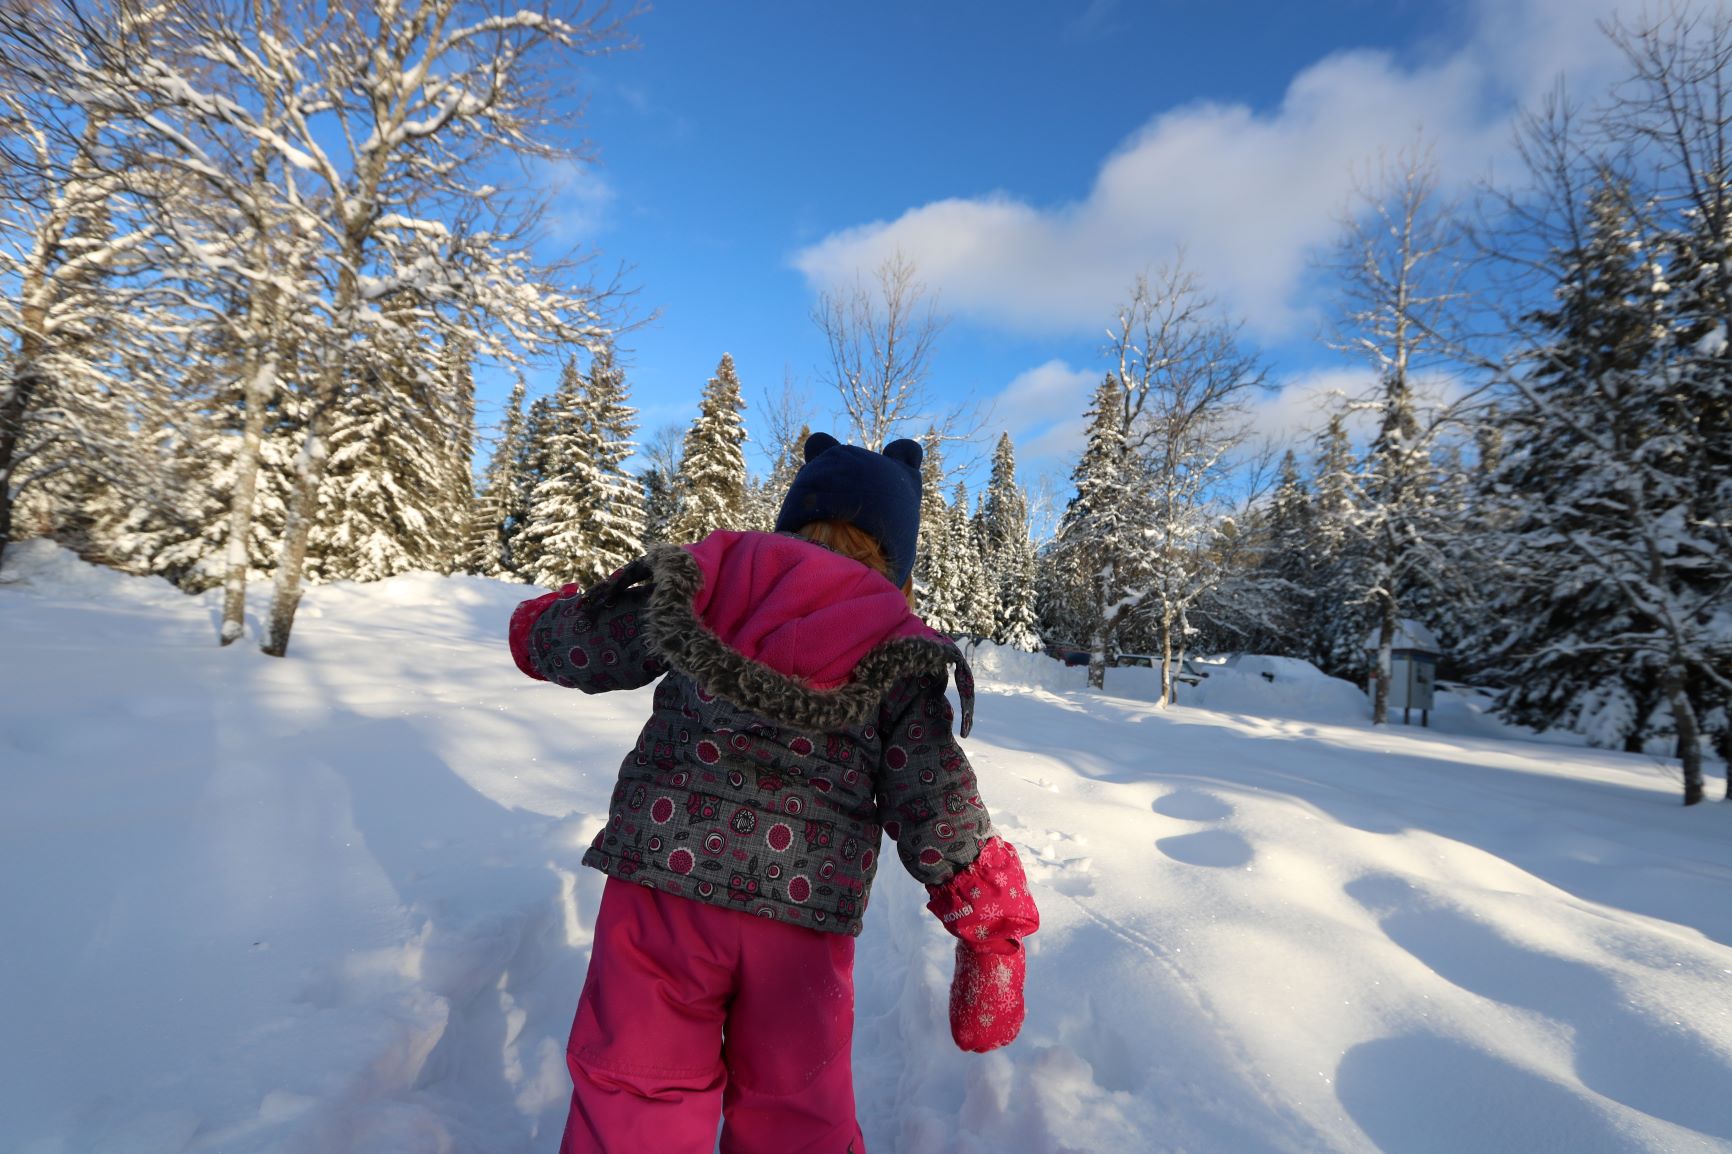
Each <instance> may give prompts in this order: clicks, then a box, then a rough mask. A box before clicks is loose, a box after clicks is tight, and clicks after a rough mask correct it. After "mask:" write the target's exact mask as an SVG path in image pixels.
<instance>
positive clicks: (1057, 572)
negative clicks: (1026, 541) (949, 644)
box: [1041, 373, 1146, 689]
mask: <svg viewBox="0 0 1732 1154" xmlns="http://www.w3.org/2000/svg"><path fill="white" fill-rule="evenodd" d="M1124 401H1125V390H1124V388H1123V386H1121V385H1120V383H1119V379H1118V378H1117V377H1116V376H1114V375H1113V374H1112V373H1108V374H1107V375H1106V376H1105V377H1104V378H1103V379H1102V381H1101V383H1100V385H1099V387H1097V388H1096V389H1095V393H1094V401H1093V404H1092V405H1091V406H1090V407H1089V410H1088V413H1087V416H1088V418H1089V431H1088V441H1087V443H1086V444H1085V445H1084V447H1083V453H1082V457H1081V459H1080V460H1078V462H1077V465H1076V468H1075V469H1073V470H1072V471H1071V481H1072V483H1073V484H1074V485H1075V486H1076V495H1075V496H1073V497H1072V498H1071V500H1070V504H1069V505H1067V506H1066V507H1065V511H1064V514H1063V515H1062V516H1061V517H1060V518H1059V523H1058V532H1057V533H1056V534H1055V536H1054V538H1053V542H1052V545H1051V546H1050V547H1049V548H1048V550H1047V553H1046V557H1045V561H1046V565H1047V567H1048V570H1049V575H1048V578H1047V580H1046V581H1045V582H1043V585H1044V589H1043V593H1044V602H1045V603H1044V605H1043V608H1042V612H1041V618H1042V621H1043V623H1045V624H1048V625H1049V626H1050V627H1051V630H1052V631H1053V632H1055V633H1057V634H1058V636H1059V637H1060V638H1061V639H1062V640H1064V641H1066V642H1068V643H1069V644H1072V645H1086V646H1087V648H1088V650H1089V673H1088V680H1089V685H1090V686H1091V687H1093V688H1096V689H1100V688H1102V687H1104V686H1105V684H1106V663H1107V660H1108V657H1109V656H1110V655H1111V653H1112V652H1113V651H1114V650H1116V648H1117V635H1118V630H1119V627H1120V626H1121V625H1122V624H1123V621H1124V618H1125V615H1126V614H1127V613H1128V612H1129V610H1130V607H1131V602H1130V601H1127V600H1126V594H1127V592H1128V591H1129V590H1130V589H1131V588H1132V585H1133V583H1135V582H1139V581H1141V580H1142V579H1143V578H1144V577H1145V575H1146V571H1145V563H1146V553H1145V551H1144V549H1143V540H1142V531H1143V530H1142V525H1143V519H1142V518H1141V517H1140V516H1138V514H1139V513H1140V512H1142V511H1143V508H1142V504H1141V498H1142V496H1143V486H1142V478H1141V476H1140V474H1141V468H1140V462H1138V461H1136V460H1135V459H1133V458H1132V457H1131V455H1130V453H1129V452H1128V447H1127V445H1126V443H1125V423H1124Z"/></svg>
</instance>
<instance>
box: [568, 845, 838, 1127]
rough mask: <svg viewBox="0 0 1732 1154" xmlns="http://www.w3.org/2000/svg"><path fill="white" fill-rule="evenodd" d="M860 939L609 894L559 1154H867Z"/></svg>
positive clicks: (577, 1030) (659, 898)
mask: <svg viewBox="0 0 1732 1154" xmlns="http://www.w3.org/2000/svg"><path fill="white" fill-rule="evenodd" d="M853 1034H854V939H853V938H851V937H849V936H847V935H846V934H826V933H819V932H818V931H816V930H808V929H804V928H802V927H800V926H791V925H788V924H786V923H784V922H774V921H769V920H766V919H763V918H758V917H753V916H751V915H749V914H745V913H739V912H736V911H734V910H728V909H720V908H717V907H715V906H709V905H704V904H702V903H700V902H696V901H693V900H691V899H689V898H682V897H677V896H674V895H671V894H664V893H661V892H660V891H657V890H652V889H650V888H648V887H647V886H640V885H636V884H634V883H632V882H621V881H617V880H615V879H613V878H609V879H608V881H607V886H606V888H605V889H604V890H603V891H602V899H601V913H600V914H599V915H598V916H597V918H596V924H595V945H594V948H593V950H592V952H591V954H590V961H589V976H588V977H587V978H586V979H585V980H584V983H583V995H582V997H580V998H579V999H578V1003H577V1018H576V1020H575V1021H574V1022H573V1023H572V1026H571V1042H570V1045H568V1046H567V1048H566V1064H567V1065H568V1066H570V1067H571V1080H572V1086H573V1089H572V1095H571V1114H570V1115H569V1117H568V1118H567V1119H566V1123H565V1140H564V1141H563V1142H562V1143H561V1144H560V1147H559V1149H560V1154H712V1152H713V1151H715V1149H716V1122H717V1119H718V1118H721V1119H722V1120H723V1127H722V1136H721V1151H722V1154H865V1150H866V1142H865V1139H864V1138H863V1137H862V1136H861V1133H860V1126H859V1123H858V1122H857V1121H855V1117H854V1076H853V1070H852V1068H851V1066H850V1063H849V1047H850V1044H851V1043H852V1041H853Z"/></svg>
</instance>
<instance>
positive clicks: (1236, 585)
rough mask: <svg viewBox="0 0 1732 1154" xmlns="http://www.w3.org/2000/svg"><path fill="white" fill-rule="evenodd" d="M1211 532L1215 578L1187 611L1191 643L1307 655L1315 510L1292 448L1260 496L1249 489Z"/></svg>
mask: <svg viewBox="0 0 1732 1154" xmlns="http://www.w3.org/2000/svg"><path fill="white" fill-rule="evenodd" d="M1217 530H1218V531H1217V534H1216V539H1215V541H1214V543H1213V544H1212V546H1211V553H1212V554H1213V564H1214V565H1216V566H1217V567H1218V568H1219V569H1220V571H1221V572H1222V574H1223V578H1222V580H1221V582H1220V584H1219V586H1218V587H1217V588H1216V589H1215V590H1213V591H1212V592H1210V593H1209V594H1208V595H1206V596H1205V597H1203V598H1201V599H1200V600H1199V601H1198V602H1197V603H1196V605H1195V606H1194V607H1193V609H1192V610H1191V612H1190V613H1189V614H1188V620H1189V622H1190V624H1191V625H1192V626H1193V627H1194V628H1195V630H1196V636H1195V640H1196V642H1197V643H1198V644H1200V645H1202V646H1203V647H1204V648H1205V649H1207V650H1210V651H1213V652H1223V651H1228V650H1238V651H1241V652H1250V653H1274V654H1280V655H1283V656H1288V657H1300V658H1309V657H1311V640H1312V639H1311V625H1312V617H1313V615H1314V613H1315V611H1316V608H1317V594H1316V569H1315V540H1314V537H1315V511H1314V510H1313V508H1312V502H1311V494H1310V490H1309V488H1308V486H1307V484H1306V481H1305V477H1304V475H1303V473H1302V471H1301V469H1300V466H1299V460H1298V458H1297V456H1296V455H1295V454H1294V453H1293V452H1292V450H1288V451H1287V452H1286V453H1285V454H1284V455H1283V457H1282V458H1281V461H1280V463H1279V464H1278V465H1277V467H1276V474H1275V478H1274V488H1273V491H1272V492H1270V493H1269V494H1268V497H1267V499H1266V500H1264V499H1262V498H1261V497H1260V496H1259V495H1257V494H1256V493H1254V492H1253V493H1251V494H1249V495H1248V499H1247V500H1246V501H1245V503H1244V507H1243V508H1241V509H1240V510H1239V512H1238V513H1237V514H1236V515H1234V516H1233V517H1231V518H1226V519H1223V520H1222V522H1221V523H1220V524H1219V525H1218V527H1217Z"/></svg>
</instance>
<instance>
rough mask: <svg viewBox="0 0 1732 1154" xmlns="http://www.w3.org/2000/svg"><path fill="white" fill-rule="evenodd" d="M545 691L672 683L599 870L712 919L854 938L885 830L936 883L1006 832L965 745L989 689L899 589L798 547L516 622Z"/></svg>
mask: <svg viewBox="0 0 1732 1154" xmlns="http://www.w3.org/2000/svg"><path fill="white" fill-rule="evenodd" d="M511 649H512V654H513V656H514V657H515V658H516V661H517V664H518V667H519V668H521V669H522V670H523V671H524V672H525V673H527V674H529V675H530V676H531V677H536V678H540V679H542V680H546V681H552V682H554V683H555V684H558V685H564V686H570V687H574V688H577V689H581V690H583V691H585V692H586V693H599V692H603V691H606V690H610V689H632V688H636V687H638V686H641V685H645V684H648V683H649V682H650V681H653V680H654V679H655V678H657V677H661V676H662V675H663V674H664V673H665V674H666V676H665V677H664V678H663V680H662V682H661V684H660V685H658V686H657V687H656V691H655V708H654V712H653V713H652V714H651V716H650V719H649V722H648V724H646V725H645V726H644V728H643V732H642V734H641V735H640V736H639V737H638V741H637V745H636V747H635V748H634V749H633V750H632V751H631V752H630V753H628V754H627V755H626V757H625V761H624V764H622V765H621V766H620V772H619V782H618V784H617V785H616V786H615V788H614V792H613V799H612V803H611V805H610V807H609V813H608V822H607V826H606V827H605V828H604V829H602V831H601V832H600V833H598V834H597V835H596V838H595V840H594V842H593V843H592V844H591V846H590V848H589V850H588V852H587V853H586V854H585V855H584V859H583V860H584V864H585V865H589V866H593V867H595V868H596V869H599V870H601V871H602V872H603V873H606V874H609V875H610V876H612V877H616V878H621V879H625V880H630V881H634V882H638V883H640V884H643V885H647V886H651V887H654V888H656V889H661V890H666V891H668V892H669V893H676V894H681V895H683V896H685V897H689V898H694V899H696V900H698V901H701V902H707V903H709V904H712V905H718V906H724V907H727V908H731V909H737V910H743V911H746V912H749V913H752V914H756V915H758V916H760V917H766V918H779V919H781V920H783V921H787V922H792V923H794V924H797V925H802V926H808V927H810V928H812V929H817V930H825V931H830V932H834V933H846V934H858V933H859V932H860V929H861V924H862V922H861V919H862V917H863V915H864V914H865V910H866V901H867V896H868V894H869V892H870V890H871V886H872V877H873V874H874V872H875V871H876V869H877V865H878V849H879V841H880V838H879V833H880V831H881V830H882V831H883V832H886V833H888V834H889V835H890V836H891V838H892V839H894V840H895V842H896V847H897V852H898V855H899V856H900V857H901V859H902V864H903V865H904V866H905V867H907V869H908V872H909V873H910V874H912V875H913V876H914V877H915V879H916V880H918V881H920V882H921V883H923V884H926V885H941V884H943V883H944V882H946V881H948V880H949V879H950V878H951V877H952V876H953V875H954V874H955V873H956V872H957V871H958V870H961V869H964V868H966V867H968V866H969V865H970V864H972V863H973V862H974V860H975V859H976V858H977V857H978V856H979V854H980V847H981V844H982V843H983V842H984V841H986V840H987V839H988V838H990V837H991V836H992V824H991V821H990V819H989V817H988V815H987V811H986V808H985V806H984V805H983V804H982V802H981V800H980V794H979V792H978V790H977V789H976V786H975V779H974V772H973V770H972V769H971V768H970V766H969V764H968V759H967V758H966V757H964V756H963V752H962V749H961V748H960V747H959V746H958V745H957V743H956V740H955V738H953V737H952V735H951V721H952V713H951V709H950V704H949V702H948V701H947V700H946V699H945V696H944V691H945V687H946V684H947V677H948V672H949V667H951V666H954V667H955V669H956V675H955V676H956V687H957V693H958V696H959V698H960V700H961V705H962V718H961V733H962V735H963V736H966V735H967V733H968V730H969V726H970V723H971V720H972V714H973V706H974V681H973V677H972V675H971V674H970V673H969V670H968V666H967V664H966V663H965V662H964V661H963V658H962V654H961V653H960V652H959V651H958V650H957V648H956V645H955V644H954V643H953V642H952V641H951V640H950V639H949V638H947V637H945V636H943V635H942V634H939V633H936V632H934V631H933V630H931V629H929V628H928V627H927V626H926V625H925V623H924V622H922V621H921V620H920V619H919V618H918V617H917V616H915V615H914V614H913V613H912V612H910V611H909V608H908V605H907V602H906V601H905V600H904V599H903V596H902V593H901V591H900V590H898V589H897V588H896V587H895V586H894V585H892V584H891V583H890V582H889V581H888V580H886V579H885V578H884V577H882V576H880V575H879V574H878V573H876V572H874V571H873V570H871V569H869V568H868V567H866V566H865V565H862V564H860V563H859V562H857V561H854V560H852V559H850V558H848V557H844V556H841V555H840V554H837V553H833V552H831V551H829V550H827V549H825V548H823V547H822V546H819V545H816V544H813V543H811V542H809V541H806V540H804V539H803V538H799V537H793V536H787V535H780V534H770V533H730V532H719V533H713V534H711V535H710V536H708V537H706V538H705V539H704V540H703V541H701V542H699V543H698V544H696V545H689V546H671V545H670V546H658V547H656V548H653V549H651V550H650V552H649V553H648V555H647V556H645V557H643V558H642V559H640V560H638V561H634V562H633V563H632V564H630V565H628V566H626V567H625V568H624V569H622V570H620V571H619V572H618V573H616V574H614V575H613V576H612V577H611V578H609V579H608V580H606V581H604V582H602V583H601V584H599V585H597V586H595V587H594V588H592V589H590V590H588V591H587V592H581V591H579V590H578V588H577V587H576V586H572V585H568V586H566V587H565V588H563V589H561V590H559V591H558V592H556V593H549V594H547V595H545V596H542V597H538V598H536V599H535V600H533V601H526V602H524V603H523V604H522V605H520V606H519V607H518V609H517V611H516V613H515V614H513V617H512V622H511Z"/></svg>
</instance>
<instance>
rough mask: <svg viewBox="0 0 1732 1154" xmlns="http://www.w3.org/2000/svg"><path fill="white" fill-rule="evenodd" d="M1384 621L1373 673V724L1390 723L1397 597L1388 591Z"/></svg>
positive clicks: (1379, 631)
mask: <svg viewBox="0 0 1732 1154" xmlns="http://www.w3.org/2000/svg"><path fill="white" fill-rule="evenodd" d="M1382 601H1383V622H1382V625H1381V627H1380V628H1379V629H1378V634H1377V671H1376V673H1375V674H1373V677H1374V678H1375V679H1376V680H1375V685H1376V692H1375V693H1374V694H1373V695H1372V699H1371V724H1373V725H1387V724H1388V723H1389V680H1390V676H1391V674H1392V672H1393V670H1392V669H1391V666H1392V665H1393V664H1394V661H1393V660H1392V658H1391V656H1390V652H1391V650H1393V649H1394V648H1395V631H1396V627H1397V622H1396V618H1395V598H1393V597H1391V596H1389V595H1388V594H1387V593H1385V594H1384V595H1383V598H1382Z"/></svg>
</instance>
